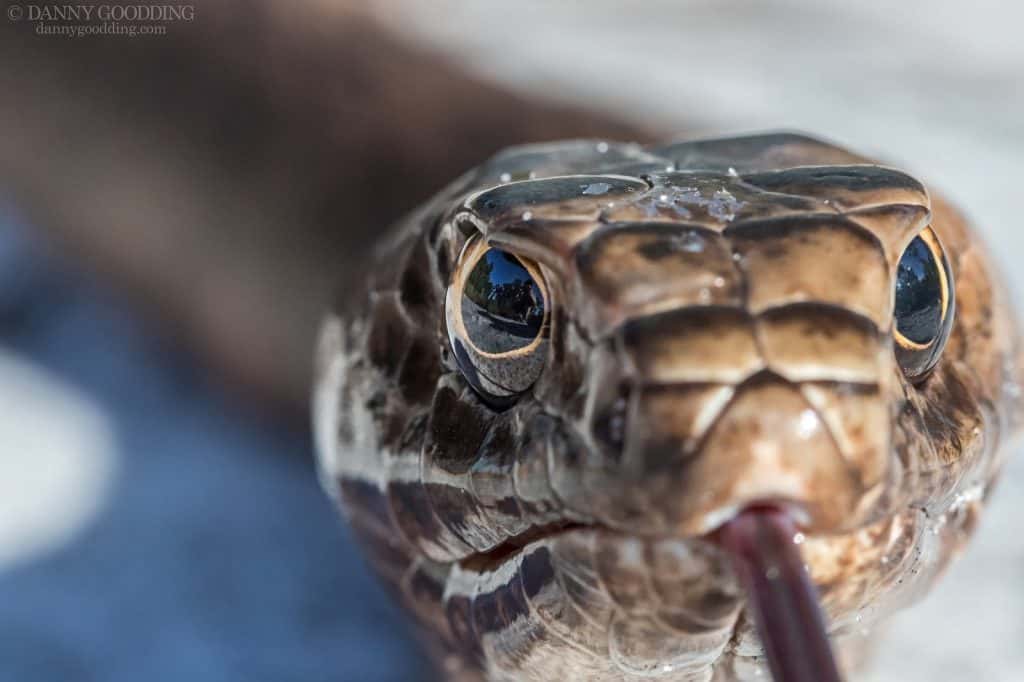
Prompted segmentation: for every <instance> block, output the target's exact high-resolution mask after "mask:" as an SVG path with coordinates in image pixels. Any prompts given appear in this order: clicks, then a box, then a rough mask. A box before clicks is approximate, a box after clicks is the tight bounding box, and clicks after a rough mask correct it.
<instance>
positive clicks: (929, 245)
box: [313, 132, 1024, 682]
mask: <svg viewBox="0 0 1024 682" xmlns="http://www.w3.org/2000/svg"><path fill="white" fill-rule="evenodd" d="M394 191H395V192H400V191H402V190H401V187H396V188H394ZM370 250H371V251H372V254H371V255H369V256H367V257H366V258H365V259H363V260H362V263H361V265H360V266H359V267H357V268H353V269H351V270H350V271H348V272H346V273H344V276H343V278H342V279H343V282H344V283H343V286H342V287H341V291H340V293H339V295H338V296H337V298H336V300H335V303H334V305H333V307H332V309H331V311H330V312H329V314H328V315H327V317H326V320H325V322H324V323H323V327H322V330H321V334H320V339H319V342H318V348H317V352H316V377H317V379H316V387H315V389H314V395H313V412H314V432H315V441H316V447H317V452H318V457H317V461H318V470H319V474H320V478H321V481H322V483H323V486H324V488H325V489H326V490H327V491H328V493H329V495H330V496H331V497H333V498H334V499H335V500H336V501H337V504H338V505H339V507H340V509H341V510H342V512H343V514H344V516H345V518H346V519H347V521H348V525H349V527H350V528H351V531H352V533H353V534H354V537H355V538H356V540H357V541H358V543H359V545H360V548H361V551H362V552H363V553H364V555H365V557H366V558H367V560H368V562H369V564H370V565H371V566H372V567H373V569H374V570H375V572H376V573H377V574H378V575H379V576H380V579H381V580H382V581H383V584H385V585H386V586H387V587H388V589H389V590H390V592H391V593H392V594H393V595H394V597H395V599H397V600H398V601H399V602H400V603H401V604H402V605H403V607H404V608H405V609H406V610H407V611H408V613H409V615H410V620H411V621H412V622H413V624H414V625H413V629H414V631H415V632H416V633H417V636H418V637H419V640H420V641H421V642H422V643H423V646H424V647H425V649H426V651H427V652H428V653H429V655H430V658H431V660H432V661H434V662H435V663H436V665H437V666H438V668H437V669H438V674H439V675H440V676H442V677H444V678H445V679H452V680H495V681H504V680H531V681H548V680H559V681H562V682H564V681H566V680H634V679H656V680H672V681H682V680H685V681H697V680H701V681H707V680H714V681H720V682H724V681H732V680H754V679H759V680H763V679H767V676H768V675H769V666H768V663H769V662H768V661H767V660H766V656H765V642H764V638H763V637H762V636H761V633H759V631H758V629H757V626H756V625H757V624H756V622H755V621H756V619H755V618H754V617H753V616H752V613H751V611H752V609H751V602H750V599H749V597H748V595H747V593H745V592H744V588H743V585H742V584H741V581H740V579H739V578H738V572H737V570H736V565H735V562H734V561H733V559H732V557H731V555H730V553H729V552H728V551H726V549H725V548H724V547H723V543H722V542H721V541H720V540H718V534H719V533H720V531H721V529H722V528H723V527H724V526H725V525H727V524H728V523H729V522H730V520H732V519H734V518H736V517H737V516H738V515H740V514H741V513H743V511H744V510H746V509H750V508H752V507H756V506H758V505H771V506H772V508H774V509H779V510H783V511H784V512H785V514H786V515H787V516H788V518H792V519H793V521H794V528H795V531H796V532H795V533H794V534H793V535H792V542H793V544H794V545H795V546H797V548H798V552H799V556H800V557H801V559H802V562H803V565H804V569H805V570H806V575H807V576H808V579H809V581H810V583H811V584H813V587H814V590H815V591H816V594H817V595H818V599H819V604H820V609H821V613H822V614H824V622H825V623H827V634H828V638H829V640H830V641H831V642H832V644H833V646H834V647H835V650H836V652H837V660H838V661H839V665H840V666H841V667H842V668H843V669H844V670H845V671H846V673H847V674H854V672H855V671H856V670H858V669H859V668H860V666H862V665H863V661H864V659H865V651H867V650H868V649H869V648H870V643H871V641H872V639H873V638H874V637H875V636H876V635H877V633H879V632H884V621H885V619H886V618H887V617H888V616H889V615H891V614H892V613H894V612H896V611H898V610H900V609H902V608H904V607H907V606H909V605H910V604H913V603H914V602H916V601H917V600H919V599H920V598H921V597H923V596H924V595H925V594H926V593H927V592H928V591H929V589H930V588H931V586H933V585H934V583H935V581H936V579H937V578H938V577H939V575H940V574H941V573H942V571H943V569H944V568H945V567H946V566H947V565H948V564H949V562H950V560H951V559H952V558H953V557H955V556H956V555H957V554H958V553H960V551H961V550H962V549H963V547H964V545H965V543H966V541H967V540H968V538H969V537H970V536H971V534H972V532H973V530H974V529H975V528H976V526H977V522H978V518H979V515H980V514H981V512H982V510H983V508H984V506H985V503H986V501H987V500H988V499H989V497H990V495H991V493H992V491H993V489H994V486H995V483H996V481H997V479H998V474H999V471H1000V469H1001V467H1002V465H1003V463H1004V461H1005V459H1006V452H1007V450H1008V449H1009V448H1007V447H1004V446H1005V444H1006V443H1008V442H1009V441H1010V439H1011V437H1012V436H1013V435H1014V433H1016V431H1017V430H1018V426H1019V424H1020V416H1021V400H1020V394H1021V391H1020V378H1021V374H1020V373H1021V366H1022V362H1021V361H1022V357H1024V356H1022V354H1021V344H1020V339H1019V334H1018V326H1017V321H1016V318H1015V315H1014V311H1013V308H1012V305H1011V301H1010V300H1009V295H1008V290H1007V288H1006V287H1005V285H1004V284H1003V282H1002V280H1001V279H1000V275H999V273H998V271H997V269H996V267H995V265H994V264H993V259H992V257H991V255H990V254H989V252H988V251H987V250H986V247H985V246H984V244H983V242H982V240H981V238H980V236H979V235H978V234H977V232H976V231H975V230H974V229H973V228H972V227H971V225H970V224H969V222H968V220H967V218H966V217H965V216H964V215H963V214H962V213H961V212H960V211H959V210H958V209H956V208H955V207H954V206H953V205H952V204H951V203H949V202H947V201H946V200H945V199H943V198H942V197H941V196H940V195H939V194H937V193H936V192H934V191H931V190H930V189H928V188H926V186H925V185H924V184H923V183H922V182H921V181H919V180H917V179H916V178H915V177H913V176H912V175H910V174H908V173H906V172H903V171H901V170H898V169H896V168H893V167H891V166H888V165H885V164H882V163H879V162H878V161H875V160H872V159H871V158H869V157H866V156H862V155H860V154H858V153H855V152H853V151H850V150H848V149H846V148H844V147H841V146H839V145H837V144H834V143H831V142H828V141H825V140H823V139H819V138H816V137H812V136H809V135H805V134H802V133H797V132H768V133H760V134H749V135H743V136H736V137H723V138H709V139H690V140H683V141H675V142H672V143H669V144H664V145H658V146H642V145H639V144H635V143H618V142H611V141H601V140H573V141H568V142H554V143H541V144H531V145H524V146H519V147H513V148H509V149H507V150H505V151H502V152H500V153H498V154H497V155H495V156H493V157H492V158H491V159H490V160H488V161H486V162H485V163H483V164H482V165H481V166H479V167H478V168H476V169H474V170H472V171H470V172H468V173H466V174H465V175H463V176H462V177H460V178H459V179H457V180H455V181H454V182H453V183H451V184H450V185H448V186H447V187H446V188H445V189H443V190H442V191H441V192H439V193H438V195H437V196H436V197H435V198H433V199H431V200H430V201H428V202H427V203H425V204H424V205H423V206H422V207H421V208H420V209H418V210H416V211H415V212H413V213H412V214H410V215H409V216H408V217H407V218H406V219H404V220H403V221H401V222H400V223H399V224H398V225H396V226H393V227H391V228H389V229H387V230H384V231H382V235H381V238H380V239H379V240H378V241H377V242H376V243H375V244H373V245H372V247H371V248H370ZM774 577H777V576H773V575H771V574H770V573H769V575H768V576H767V578H768V579H769V580H770V579H772V578H774Z"/></svg>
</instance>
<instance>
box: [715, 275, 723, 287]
mask: <svg viewBox="0 0 1024 682" xmlns="http://www.w3.org/2000/svg"><path fill="white" fill-rule="evenodd" d="M713 284H714V285H715V286H716V287H718V288H719V289H721V288H722V287H724V286H725V277H715V281H714V282H713Z"/></svg>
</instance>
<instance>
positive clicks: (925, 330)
mask: <svg viewBox="0 0 1024 682" xmlns="http://www.w3.org/2000/svg"><path fill="white" fill-rule="evenodd" d="M955 309H956V299H955V296H954V288H953V273H952V272H951V271H950V269H949V263H948V262H947V260H946V256H945V253H943V250H942V244H940V243H939V239H938V237H936V236H935V233H934V232H932V229H931V228H930V227H929V228H925V230H924V231H923V232H922V233H921V234H920V235H918V236H917V237H915V238H914V240H913V241H912V242H910V245H909V246H908V247H907V249H906V251H904V252H903V255H902V256H901V257H900V263H899V266H898V267H897V272H896V305H895V309H894V314H895V325H896V328H895V330H894V332H893V335H894V337H895V340H896V359H897V361H898V362H899V364H900V367H901V368H902V369H903V373H904V374H905V375H906V376H907V378H909V379H912V380H913V379H920V378H923V377H924V376H925V375H927V373H928V372H929V371H930V370H931V369H932V368H933V367H934V366H935V363H937V362H938V361H939V356H940V355H941V354H942V349H943V348H944V347H945V345H946V340H947V339H948V338H949V330H950V328H951V327H952V324H953V315H954V313H955Z"/></svg>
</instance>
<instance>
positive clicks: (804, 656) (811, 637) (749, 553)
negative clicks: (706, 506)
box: [719, 507, 842, 682]
mask: <svg viewBox="0 0 1024 682" xmlns="http://www.w3.org/2000/svg"><path fill="white" fill-rule="evenodd" d="M795 535H796V526H795V525H794V523H793V519H792V518H791V517H790V516H789V515H788V514H786V513H785V512H784V511H782V510H780V509H774V508H770V507H754V508H750V509H747V510H746V511H744V512H742V513H741V514H739V515H738V516H737V517H736V518H734V519H733V520H731V521H729V522H728V523H727V524H725V526H723V527H722V528H721V529H720V531H719V540H720V542H721V544H722V546H723V547H724V548H725V549H726V550H727V551H728V552H729V553H730V554H731V555H732V559H733V563H734V564H735V567H736V573H737V575H738V576H739V579H740V582H741V583H742V584H743V587H744V589H745V590H746V592H747V603H748V605H749V606H748V608H749V610H750V613H751V614H752V615H753V618H754V622H755V624H756V625H757V632H758V635H760V637H761V642H762V643H763V644H764V648H765V654H766V655H767V658H768V666H769V667H770V668H771V671H772V677H774V678H775V682H840V681H841V680H842V678H841V677H840V675H839V670H838V668H837V667H836V661H835V657H834V656H833V654H832V647H831V645H830V644H829V639H828V633H827V631H826V628H825V618H824V616H823V615H822V612H821V609H820V608H819V606H818V594H817V591H816V590H815V589H814V585H813V584H812V583H811V580H810V578H809V577H808V575H807V571H806V570H804V563H803V560H802V559H801V557H800V551H799V549H798V545H797V544H796V543H795V542H794V537H795Z"/></svg>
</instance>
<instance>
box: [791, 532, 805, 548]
mask: <svg viewBox="0 0 1024 682" xmlns="http://www.w3.org/2000/svg"><path fill="white" fill-rule="evenodd" d="M806 539H807V536H806V535H804V534H803V533H796V534H794V535H793V544H794V545H802V544H804V540H806Z"/></svg>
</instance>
